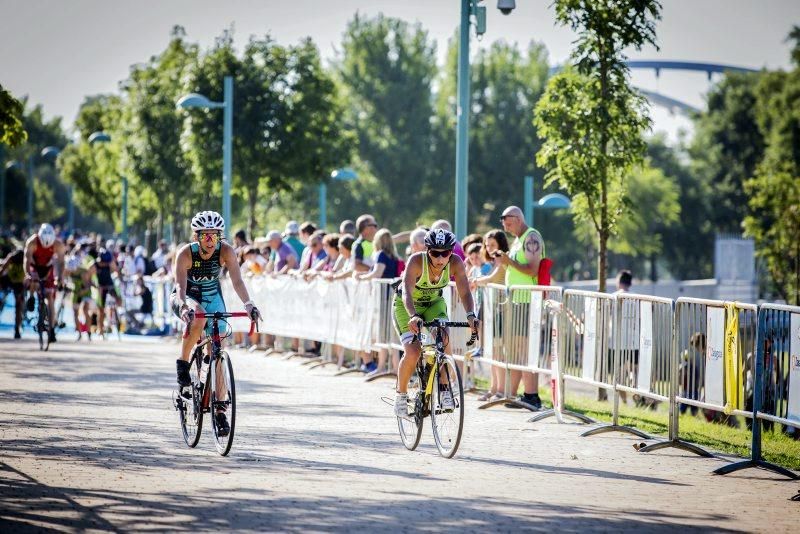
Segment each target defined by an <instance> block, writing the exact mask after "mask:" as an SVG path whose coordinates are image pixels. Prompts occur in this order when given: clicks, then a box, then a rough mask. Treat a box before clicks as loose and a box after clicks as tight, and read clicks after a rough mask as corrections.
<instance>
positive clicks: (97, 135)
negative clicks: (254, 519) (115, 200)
mask: <svg viewBox="0 0 800 534" xmlns="http://www.w3.org/2000/svg"><path fill="white" fill-rule="evenodd" d="M110 142H111V136H110V135H108V134H107V133H105V132H94V133H93V134H92V135H90V136H89V144H90V145H96V144H97V143H110ZM121 178H122V233H121V235H120V237H121V238H122V240H123V241H125V242H127V241H128V177H127V176H122V177H121Z"/></svg>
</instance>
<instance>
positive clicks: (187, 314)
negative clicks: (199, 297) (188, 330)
mask: <svg viewBox="0 0 800 534" xmlns="http://www.w3.org/2000/svg"><path fill="white" fill-rule="evenodd" d="M181 320H182V321H183V322H184V323H186V324H187V325H188V324H189V323H191V322H192V321H194V310H193V309H191V308H190V307H188V306H186V305H185V304H184V306H183V309H182V310H181Z"/></svg>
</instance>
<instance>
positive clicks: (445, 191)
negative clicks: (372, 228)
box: [331, 15, 452, 228]
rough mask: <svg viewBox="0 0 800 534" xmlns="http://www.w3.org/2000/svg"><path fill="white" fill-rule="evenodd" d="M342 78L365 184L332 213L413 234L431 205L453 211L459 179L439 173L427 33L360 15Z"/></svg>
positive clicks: (432, 53)
mask: <svg viewBox="0 0 800 534" xmlns="http://www.w3.org/2000/svg"><path fill="white" fill-rule="evenodd" d="M337 75H338V79H339V82H340V84H341V86H342V88H343V93H344V97H345V99H346V100H345V101H346V102H347V106H348V109H347V111H346V113H345V116H344V122H345V130H352V131H354V132H355V135H356V136H357V153H358V160H357V161H356V162H355V164H356V166H357V167H359V168H358V169H357V170H358V171H359V180H358V181H357V182H356V183H354V184H350V185H349V186H348V188H347V189H348V192H344V191H343V188H342V190H340V192H339V194H340V195H341V196H340V197H339V198H336V199H335V201H334V203H333V209H332V210H331V212H332V214H333V215H334V216H337V215H340V216H347V217H352V216H353V214H354V213H356V212H357V211H360V212H363V211H371V212H373V213H375V214H376V215H380V217H381V220H379V222H380V223H381V224H382V225H384V226H389V227H392V228H408V227H413V226H414V225H415V224H416V222H417V220H418V218H419V217H420V215H421V214H422V215H423V216H427V215H426V214H425V213H424V212H425V211H426V210H425V207H426V206H430V205H431V204H433V205H435V206H438V207H439V209H442V210H443V209H444V208H445V207H446V206H448V205H451V206H452V199H451V198H450V197H451V196H452V195H451V194H450V192H451V191H452V187H451V186H448V185H447V184H448V183H452V175H450V176H443V175H442V174H440V173H439V172H437V169H435V168H434V167H433V161H434V160H433V129H432V126H431V118H432V116H433V104H432V91H431V88H432V83H433V80H434V77H435V75H436V48H435V44H434V43H433V41H432V40H431V39H430V37H429V36H428V33H427V32H426V31H424V30H423V29H422V28H421V27H420V26H419V25H414V26H412V25H409V24H408V23H406V22H403V21H401V20H398V19H393V18H388V17H384V16H382V15H379V16H378V17H375V18H371V19H369V18H364V17H362V16H360V15H356V16H355V17H354V18H353V20H351V21H350V22H349V23H348V25H347V28H346V30H345V35H344V40H343V42H342V55H341V58H340V59H339V61H338V64H337ZM428 199H430V201H428ZM336 201H339V202H340V204H338V205H344V206H347V211H346V212H345V213H343V212H342V210H340V209H338V208H337V207H336V206H337V203H336ZM421 212H422V213H421ZM437 213H441V211H437ZM449 213H452V210H450V211H449ZM441 214H442V215H444V213H441ZM439 216H441V215H439ZM428 222H430V221H428Z"/></svg>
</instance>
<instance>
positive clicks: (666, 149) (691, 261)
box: [633, 136, 714, 280]
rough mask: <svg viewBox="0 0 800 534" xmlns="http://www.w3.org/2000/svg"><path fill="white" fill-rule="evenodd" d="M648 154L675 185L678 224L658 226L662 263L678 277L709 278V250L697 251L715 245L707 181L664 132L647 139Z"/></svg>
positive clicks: (655, 165)
mask: <svg viewBox="0 0 800 534" xmlns="http://www.w3.org/2000/svg"><path fill="white" fill-rule="evenodd" d="M647 158H648V160H649V161H650V165H651V166H652V167H653V168H656V169H659V170H660V171H661V172H662V173H663V174H664V175H665V177H666V178H667V179H668V180H670V181H672V182H674V183H675V184H676V185H677V187H678V203H679V204H680V208H681V212H680V224H674V225H670V226H667V227H665V228H662V229H661V230H660V235H661V240H662V242H663V251H662V254H661V255H660V257H661V258H662V260H663V262H664V265H665V267H666V268H667V270H668V271H669V272H670V274H671V275H672V276H673V277H675V278H676V279H678V280H694V279H699V278H711V277H712V276H713V268H714V266H713V264H712V259H713V258H712V256H711V254H710V253H706V254H698V251H711V250H713V247H714V226H713V224H712V223H711V220H710V213H711V210H712V207H711V206H712V201H711V200H712V195H711V189H710V184H708V183H707V182H705V181H704V180H702V179H701V178H700V177H699V176H698V175H697V174H696V173H694V172H692V170H691V168H690V167H689V165H688V163H685V162H684V161H683V159H688V157H687V156H686V155H685V153H684V151H683V148H682V147H677V148H673V147H670V146H668V145H667V144H666V142H665V140H664V137H663V136H653V137H651V138H650V139H648V142H647ZM633 204H634V205H635V202H634V203H633Z"/></svg>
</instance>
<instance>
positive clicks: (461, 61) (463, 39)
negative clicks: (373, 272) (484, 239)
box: [454, 0, 516, 239]
mask: <svg viewBox="0 0 800 534" xmlns="http://www.w3.org/2000/svg"><path fill="white" fill-rule="evenodd" d="M481 2H483V0H461V24H460V26H459V30H458V88H457V94H458V107H457V109H456V117H457V122H456V213H455V220H454V222H455V231H456V237H458V238H459V239H461V238H463V237H464V236H465V235H467V198H468V196H469V195H468V171H469V109H470V98H469V94H470V93H469V78H470V74H469V29H470V18H471V17H472V16H474V17H475V30H476V32H475V33H477V34H478V35H483V34H484V33H485V32H486V7H485V6H481V5H479V4H480V3H481ZM515 7H516V3H515V0H497V9H499V10H500V12H501V13H502V14H503V15H508V14H509V13H511V11H513V10H514V8H515Z"/></svg>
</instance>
